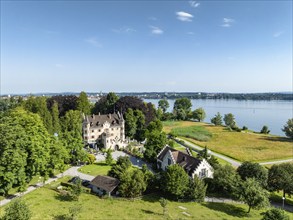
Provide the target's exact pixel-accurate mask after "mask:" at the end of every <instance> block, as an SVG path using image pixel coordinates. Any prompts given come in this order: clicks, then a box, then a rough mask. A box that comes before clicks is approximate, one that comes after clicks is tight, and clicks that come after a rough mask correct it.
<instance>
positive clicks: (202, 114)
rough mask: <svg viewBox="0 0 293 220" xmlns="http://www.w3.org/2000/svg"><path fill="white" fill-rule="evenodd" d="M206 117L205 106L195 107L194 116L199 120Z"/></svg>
mask: <svg viewBox="0 0 293 220" xmlns="http://www.w3.org/2000/svg"><path fill="white" fill-rule="evenodd" d="M205 117H206V112H205V110H204V109H203V108H198V109H195V110H194V111H193V112H192V118H193V119H195V120H197V121H203V120H204V119H205Z"/></svg>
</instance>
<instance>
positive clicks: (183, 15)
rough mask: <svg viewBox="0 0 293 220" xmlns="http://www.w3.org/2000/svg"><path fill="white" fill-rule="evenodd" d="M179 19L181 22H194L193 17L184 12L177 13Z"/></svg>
mask: <svg viewBox="0 0 293 220" xmlns="http://www.w3.org/2000/svg"><path fill="white" fill-rule="evenodd" d="M176 15H177V19H178V20H180V21H192V18H193V15H192V14H189V13H187V12H184V11H178V12H176Z"/></svg>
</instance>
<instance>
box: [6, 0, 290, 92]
mask: <svg viewBox="0 0 293 220" xmlns="http://www.w3.org/2000/svg"><path fill="white" fill-rule="evenodd" d="M81 90H84V91H89V92H95V91H103V92H108V91H116V92H125V91H134V92H138V91H178V92H179V91H195V92H196V91H203V92H275V91H292V1H184V0H181V1H1V93H2V94H4V93H35V92H65V91H72V92H79V91H81Z"/></svg>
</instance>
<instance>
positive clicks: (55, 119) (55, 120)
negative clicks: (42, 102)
mask: <svg viewBox="0 0 293 220" xmlns="http://www.w3.org/2000/svg"><path fill="white" fill-rule="evenodd" d="M51 114H52V126H53V133H57V134H58V135H60V132H61V126H60V120H59V110H58V103H57V102H56V101H54V102H53V106H52V110H51Z"/></svg>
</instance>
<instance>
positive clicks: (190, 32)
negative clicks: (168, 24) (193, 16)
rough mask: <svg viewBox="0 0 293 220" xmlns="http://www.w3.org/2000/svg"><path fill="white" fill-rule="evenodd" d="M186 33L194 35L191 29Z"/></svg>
mask: <svg viewBox="0 0 293 220" xmlns="http://www.w3.org/2000/svg"><path fill="white" fill-rule="evenodd" d="M186 34H189V35H194V32H192V31H189V32H187V33H186Z"/></svg>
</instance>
